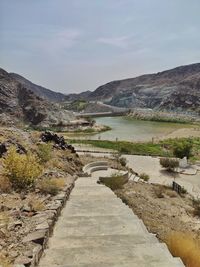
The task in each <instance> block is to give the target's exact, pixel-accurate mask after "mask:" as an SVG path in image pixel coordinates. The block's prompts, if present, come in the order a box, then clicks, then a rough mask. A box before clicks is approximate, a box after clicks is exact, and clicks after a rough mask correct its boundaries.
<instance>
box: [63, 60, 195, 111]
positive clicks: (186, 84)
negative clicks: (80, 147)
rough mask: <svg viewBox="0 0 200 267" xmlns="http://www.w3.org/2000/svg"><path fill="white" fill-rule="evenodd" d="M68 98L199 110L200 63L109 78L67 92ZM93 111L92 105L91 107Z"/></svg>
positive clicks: (126, 105)
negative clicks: (77, 91) (91, 89)
mask: <svg viewBox="0 0 200 267" xmlns="http://www.w3.org/2000/svg"><path fill="white" fill-rule="evenodd" d="M67 99H69V100H77V99H85V100H90V101H102V102H107V103H108V104H110V105H113V106H118V107H127V108H151V109H159V110H174V111H176V110H177V111H179V110H180V111H195V112H197V113H198V112H200V63H197V64H191V65H186V66H180V67H177V68H174V69H171V70H167V71H163V72H158V73H155V74H148V75H142V76H139V77H136V78H130V79H124V80H119V81H113V82H109V83H107V84H104V85H102V86H100V87H98V88H97V89H96V90H95V91H94V92H87V94H86V97H84V94H83V93H82V94H79V95H78V94H71V95H68V96H67ZM93 112H96V111H95V108H94V110H93Z"/></svg>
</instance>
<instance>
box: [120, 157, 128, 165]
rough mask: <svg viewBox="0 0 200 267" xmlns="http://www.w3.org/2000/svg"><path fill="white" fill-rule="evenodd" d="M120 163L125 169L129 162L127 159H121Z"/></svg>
mask: <svg viewBox="0 0 200 267" xmlns="http://www.w3.org/2000/svg"><path fill="white" fill-rule="evenodd" d="M119 162H120V163H121V165H122V166H123V167H126V164H127V160H126V158H123V157H121V158H120V159H119Z"/></svg>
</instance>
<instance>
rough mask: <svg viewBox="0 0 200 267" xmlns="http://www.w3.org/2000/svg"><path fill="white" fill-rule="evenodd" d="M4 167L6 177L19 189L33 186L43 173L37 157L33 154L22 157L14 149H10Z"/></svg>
mask: <svg viewBox="0 0 200 267" xmlns="http://www.w3.org/2000/svg"><path fill="white" fill-rule="evenodd" d="M3 165H4V171H5V174H6V176H7V177H8V178H9V180H10V182H11V183H12V185H13V186H14V187H15V188H17V189H25V188H27V187H29V186H31V185H33V184H34V182H35V180H36V178H37V177H38V176H39V175H40V174H41V173H42V167H41V165H40V164H39V160H38V158H37V156H35V155H34V154H31V153H28V154H23V155H20V154H18V153H17V152H16V149H15V148H14V147H11V148H10V149H9V151H8V153H7V156H6V157H5V159H4V161H3Z"/></svg>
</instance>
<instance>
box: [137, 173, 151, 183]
mask: <svg viewBox="0 0 200 267" xmlns="http://www.w3.org/2000/svg"><path fill="white" fill-rule="evenodd" d="M139 176H140V179H142V180H144V181H145V182H148V181H149V179H150V177H149V175H148V174H147V173H145V172H143V173H141V174H140V175H139Z"/></svg>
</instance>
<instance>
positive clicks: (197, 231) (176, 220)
mask: <svg viewBox="0 0 200 267" xmlns="http://www.w3.org/2000/svg"><path fill="white" fill-rule="evenodd" d="M115 193H116V194H117V195H118V196H119V197H120V198H121V199H122V200H123V201H124V202H125V203H126V204H127V205H129V206H130V208H131V209H132V210H133V211H134V213H135V214H136V215H137V216H138V217H139V218H141V219H142V220H143V222H144V224H145V225H146V227H147V229H148V231H149V232H151V233H154V234H156V236H157V237H158V238H159V239H160V240H161V241H164V242H165V241H166V239H167V237H168V236H169V235H170V234H172V232H174V231H175V232H184V233H188V234H189V233H190V234H192V236H193V237H195V239H198V240H200V218H199V217H194V215H193V213H194V207H193V202H192V200H191V199H190V198H189V197H188V196H182V197H181V196H179V195H178V194H177V193H176V192H174V191H172V189H170V188H167V187H164V186H160V185H152V184H146V183H142V182H139V183H136V182H128V183H127V184H126V185H125V186H124V188H123V189H120V190H117V191H115Z"/></svg>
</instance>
